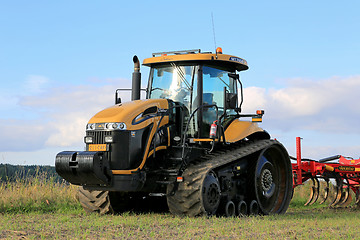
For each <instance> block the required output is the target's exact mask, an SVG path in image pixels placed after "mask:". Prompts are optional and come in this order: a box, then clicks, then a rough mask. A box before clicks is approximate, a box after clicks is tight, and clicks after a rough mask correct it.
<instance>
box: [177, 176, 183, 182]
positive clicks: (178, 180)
mask: <svg viewBox="0 0 360 240" xmlns="http://www.w3.org/2000/svg"><path fill="white" fill-rule="evenodd" d="M176 181H177V182H183V181H184V178H183V177H177V178H176Z"/></svg>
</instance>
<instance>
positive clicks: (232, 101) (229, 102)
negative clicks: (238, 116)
mask: <svg viewBox="0 0 360 240" xmlns="http://www.w3.org/2000/svg"><path fill="white" fill-rule="evenodd" d="M237 98H238V97H237V94H235V93H228V92H226V94H225V104H226V106H225V108H226V109H236V108H237V104H236V103H237Z"/></svg>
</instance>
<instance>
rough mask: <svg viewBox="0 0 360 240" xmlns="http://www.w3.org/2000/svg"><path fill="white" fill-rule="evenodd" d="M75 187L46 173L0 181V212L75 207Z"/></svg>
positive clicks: (77, 204) (47, 210) (76, 202)
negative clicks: (10, 180)
mask: <svg viewBox="0 0 360 240" xmlns="http://www.w3.org/2000/svg"><path fill="white" fill-rule="evenodd" d="M76 193H77V187H75V186H71V185H68V184H66V183H65V182H61V183H58V182H55V181H54V178H53V177H49V176H48V175H47V174H46V173H38V174H37V175H36V177H30V178H27V179H25V180H20V179H18V180H16V181H14V182H8V183H0V213H1V212H2V213H4V212H14V213H15V212H30V211H40V212H51V211H56V210H59V209H62V208H77V207H78V206H79V203H78V201H77V197H76Z"/></svg>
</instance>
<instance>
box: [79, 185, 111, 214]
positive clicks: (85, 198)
mask: <svg viewBox="0 0 360 240" xmlns="http://www.w3.org/2000/svg"><path fill="white" fill-rule="evenodd" d="M79 201H80V204H81V206H82V207H83V208H84V210H85V211H86V212H88V213H91V212H98V213H100V214H106V213H113V209H112V207H111V205H110V199H109V192H108V191H96V190H85V189H84V188H83V187H79Z"/></svg>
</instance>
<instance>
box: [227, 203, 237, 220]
mask: <svg viewBox="0 0 360 240" xmlns="http://www.w3.org/2000/svg"><path fill="white" fill-rule="evenodd" d="M225 216H226V217H234V216H235V204H234V202H233V201H228V202H227V203H226V205H225Z"/></svg>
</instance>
